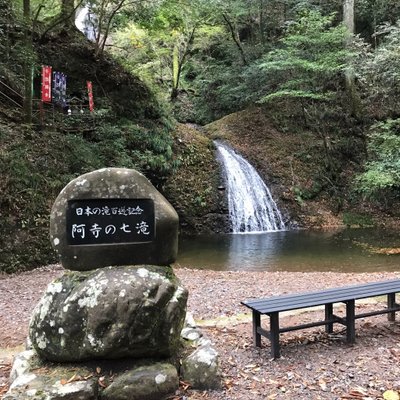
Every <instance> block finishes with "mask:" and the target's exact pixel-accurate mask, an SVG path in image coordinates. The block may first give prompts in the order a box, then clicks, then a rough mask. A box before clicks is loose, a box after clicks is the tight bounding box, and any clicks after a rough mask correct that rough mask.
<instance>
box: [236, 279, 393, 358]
mask: <svg viewBox="0 0 400 400" xmlns="http://www.w3.org/2000/svg"><path fill="white" fill-rule="evenodd" d="M398 292H400V280H399V279H396V280H390V281H381V282H373V283H367V284H363V285H352V286H344V287H339V288H334V289H325V290H321V291H317V292H308V293H299V294H290V295H283V296H274V297H268V298H264V299H258V300H257V299H256V300H246V301H242V304H243V305H244V306H246V307H249V308H251V310H252V313H253V339H254V344H255V346H257V347H261V336H264V337H267V338H269V339H270V341H271V355H272V357H273V358H279V357H280V346H279V334H280V333H284V332H290V331H294V330H297V329H305V328H312V327H315V326H322V325H325V331H326V332H327V333H332V332H333V324H334V323H339V324H342V325H344V326H345V327H346V339H347V342H348V343H354V341H355V320H356V319H357V318H365V317H370V316H373V315H378V314H388V319H389V321H394V320H395V312H396V311H399V310H400V306H399V304H397V303H396V293H398ZM383 295H384V296H387V307H385V308H384V309H381V310H377V311H371V312H367V313H360V314H356V307H355V301H356V300H359V299H365V298H368V297H376V296H383ZM335 303H344V304H345V305H346V313H345V316H344V317H338V316H336V315H335V314H334V313H333V305H334V304H335ZM321 305H324V306H325V318H324V320H323V321H317V322H311V323H307V324H301V325H296V326H290V327H284V328H280V327H279V313H280V312H283V311H290V310H296V309H301V308H308V307H314V306H321ZM261 315H268V316H269V322H270V324H269V326H270V329H269V331H267V330H265V329H263V328H262V327H261Z"/></svg>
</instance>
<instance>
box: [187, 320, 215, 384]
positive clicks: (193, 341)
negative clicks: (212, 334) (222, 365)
mask: <svg viewBox="0 0 400 400" xmlns="http://www.w3.org/2000/svg"><path fill="white" fill-rule="evenodd" d="M181 337H182V339H184V340H185V341H187V342H189V343H190V345H191V346H195V347H196V350H195V351H193V352H192V353H191V354H189V356H187V357H186V358H184V359H183V361H182V366H181V371H180V373H181V376H182V379H183V380H184V381H185V382H188V383H190V385H191V387H192V388H193V389H201V390H204V389H218V388H219V387H220V385H221V378H220V375H219V361H218V353H217V351H216V350H215V349H214V348H213V347H212V344H211V341H210V340H208V339H207V338H205V337H204V336H203V334H202V332H201V331H200V329H199V328H198V327H197V326H196V323H195V321H194V319H193V316H192V315H191V314H190V313H187V314H186V318H185V326H184V328H183V329H182V332H181Z"/></svg>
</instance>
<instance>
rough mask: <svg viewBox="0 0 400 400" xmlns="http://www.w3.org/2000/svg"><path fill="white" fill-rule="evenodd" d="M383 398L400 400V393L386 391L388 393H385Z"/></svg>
mask: <svg viewBox="0 0 400 400" xmlns="http://www.w3.org/2000/svg"><path fill="white" fill-rule="evenodd" d="M383 398H384V399H385V400H400V396H399V393H398V392H396V391H394V390H386V392H385V393H383Z"/></svg>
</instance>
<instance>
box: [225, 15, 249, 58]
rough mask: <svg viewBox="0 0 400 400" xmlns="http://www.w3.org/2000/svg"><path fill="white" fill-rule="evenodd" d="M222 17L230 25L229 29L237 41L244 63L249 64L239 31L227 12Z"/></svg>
mask: <svg viewBox="0 0 400 400" xmlns="http://www.w3.org/2000/svg"><path fill="white" fill-rule="evenodd" d="M222 17H223V18H224V20H225V22H226V24H227V25H228V28H229V31H230V32H231V36H232V39H233V41H234V42H235V44H236V46H237V48H238V49H239V52H240V56H241V58H242V61H243V64H244V65H248V64H249V63H248V62H247V57H246V54H245V52H244V49H243V46H242V42H241V41H240V38H239V33H238V31H237V29H235V27H234V26H233V23H232V22H231V20H230V19H229V17H228V16H227V15H226V14H222Z"/></svg>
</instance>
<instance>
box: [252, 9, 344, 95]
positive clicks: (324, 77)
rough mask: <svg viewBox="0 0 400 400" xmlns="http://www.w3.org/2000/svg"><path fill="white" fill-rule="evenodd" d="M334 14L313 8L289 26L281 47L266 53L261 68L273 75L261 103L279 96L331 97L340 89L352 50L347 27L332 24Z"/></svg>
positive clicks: (270, 76)
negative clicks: (330, 14)
mask: <svg viewBox="0 0 400 400" xmlns="http://www.w3.org/2000/svg"><path fill="white" fill-rule="evenodd" d="M332 20H333V16H322V15H321V14H320V13H319V12H316V11H310V12H308V13H306V14H304V15H302V16H301V17H300V18H299V20H298V21H296V22H294V23H293V24H292V25H291V26H289V28H288V31H287V35H286V36H285V37H284V38H283V39H282V40H281V46H280V47H279V48H277V49H276V50H273V51H271V52H269V53H268V54H266V55H265V56H264V57H263V58H262V61H261V63H260V64H259V68H260V70H261V71H262V72H263V73H265V74H267V75H268V76H269V78H270V86H269V88H264V89H265V90H266V91H267V92H269V93H266V94H265V95H263V96H262V97H261V98H260V100H259V102H260V103H265V102H268V101H271V100H274V99H277V98H300V99H311V100H331V99H332V98H333V97H334V96H335V94H336V92H337V91H338V90H340V88H341V84H340V80H339V79H338V76H340V75H341V74H342V73H343V71H344V69H345V68H346V60H347V59H348V56H349V51H348V50H346V49H345V48H344V39H345V34H346V31H345V28H344V27H343V26H336V27H335V26H332Z"/></svg>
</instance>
